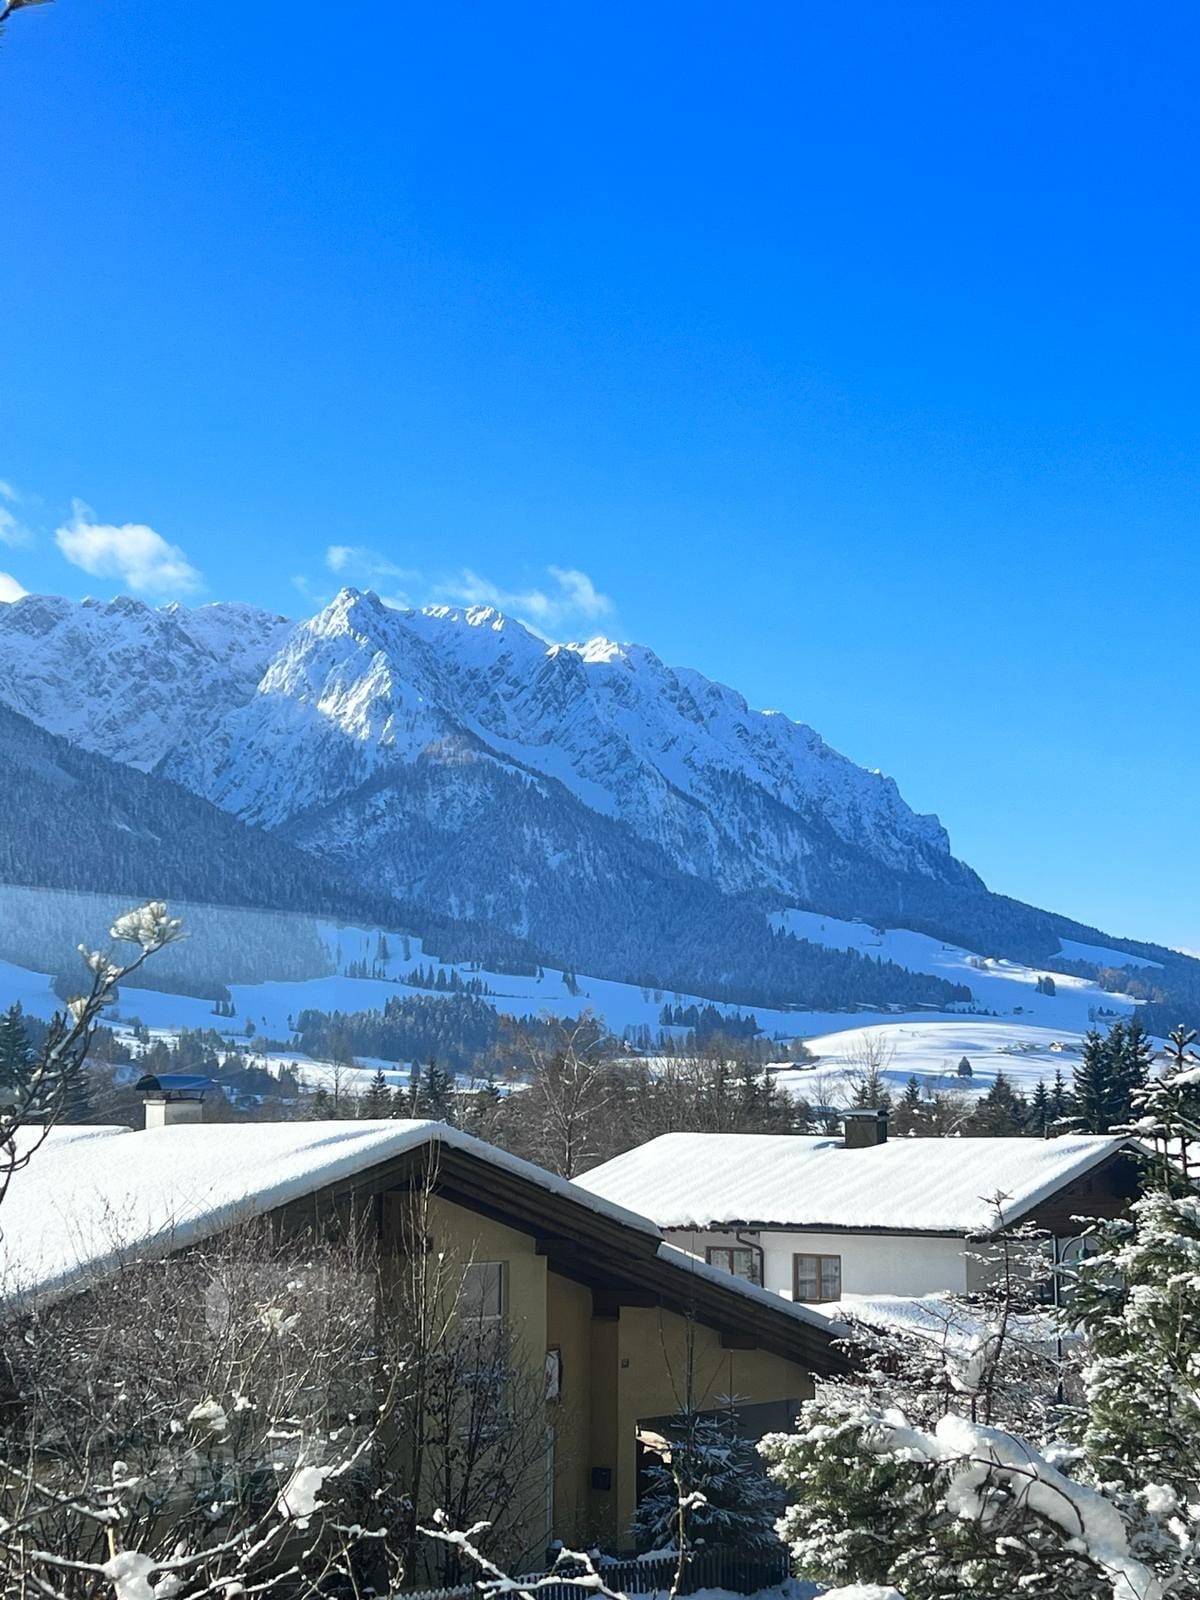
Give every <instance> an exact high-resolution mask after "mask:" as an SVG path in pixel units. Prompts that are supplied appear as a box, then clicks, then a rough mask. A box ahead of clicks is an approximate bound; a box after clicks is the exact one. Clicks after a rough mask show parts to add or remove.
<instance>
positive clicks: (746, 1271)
mask: <svg viewBox="0 0 1200 1600" xmlns="http://www.w3.org/2000/svg"><path fill="white" fill-rule="evenodd" d="M704 1259H705V1260H706V1261H707V1262H708V1264H709V1266H710V1267H722V1268H724V1270H725V1271H726V1272H732V1273H733V1275H734V1277H735V1278H745V1280H746V1282H747V1283H757V1282H758V1251H757V1250H747V1249H746V1248H745V1246H743V1247H742V1248H741V1249H737V1248H729V1247H727V1246H725V1245H708V1246H707V1247H706V1248H705V1251H704Z"/></svg>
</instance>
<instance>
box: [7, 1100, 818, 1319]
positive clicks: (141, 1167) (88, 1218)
mask: <svg viewBox="0 0 1200 1600" xmlns="http://www.w3.org/2000/svg"><path fill="white" fill-rule="evenodd" d="M435 1145H436V1146H440V1147H445V1148H447V1149H450V1150H457V1151H462V1152H464V1153H466V1154H468V1155H470V1156H471V1157H473V1158H474V1159H476V1160H478V1161H480V1162H483V1163H486V1164H487V1165H489V1166H491V1167H493V1168H496V1169H499V1170H502V1171H504V1172H505V1173H510V1174H512V1175H514V1176H515V1177H517V1178H520V1179H522V1180H524V1181H525V1182H527V1183H530V1184H533V1185H536V1186H537V1187H538V1188H541V1189H543V1190H545V1191H547V1193H548V1194H552V1195H555V1196H558V1197H559V1198H560V1199H564V1200H568V1201H570V1202H571V1203H572V1204H574V1205H577V1206H579V1207H580V1208H582V1210H583V1211H585V1212H590V1213H591V1214H592V1215H593V1216H596V1217H604V1218H607V1219H608V1220H609V1221H610V1222H615V1223H617V1224H619V1225H620V1226H622V1227H624V1228H628V1229H631V1230H633V1232H634V1233H635V1234H637V1235H638V1236H639V1237H640V1238H641V1239H642V1240H644V1241H646V1245H645V1247H644V1248H646V1249H648V1250H649V1251H650V1252H652V1253H656V1254H657V1256H658V1258H659V1260H661V1261H662V1262H663V1263H664V1265H665V1266H666V1267H668V1268H671V1269H673V1270H675V1271H680V1270H686V1271H687V1272H689V1273H691V1274H692V1275H693V1276H695V1277H697V1278H703V1279H705V1280H706V1281H707V1282H710V1283H711V1284H713V1285H715V1286H716V1287H717V1288H719V1289H721V1290H722V1291H723V1292H724V1293H725V1294H727V1295H732V1296H733V1297H734V1298H735V1299H737V1300H746V1299H750V1300H756V1301H758V1302H760V1303H761V1304H762V1305H764V1306H765V1307H767V1308H768V1309H769V1310H770V1311H771V1312H772V1313H773V1314H774V1315H776V1316H778V1315H779V1314H780V1313H781V1312H786V1313H787V1314H788V1315H789V1316H790V1317H791V1318H792V1320H794V1321H797V1322H803V1323H805V1324H807V1325H808V1326H810V1327H812V1328H814V1329H816V1330H818V1331H820V1332H822V1333H826V1334H829V1335H830V1336H831V1337H836V1336H837V1335H838V1333H840V1331H841V1330H840V1328H839V1327H838V1326H837V1325H836V1324H834V1323H833V1322H831V1320H830V1319H829V1318H828V1317H826V1316H825V1315H823V1314H822V1313H821V1312H819V1311H814V1310H813V1309H812V1308H811V1307H809V1306H803V1305H792V1304H790V1303H789V1302H787V1301H783V1300H781V1299H780V1297H779V1296H778V1295H775V1294H770V1293H768V1292H767V1291H766V1290H763V1289H759V1288H756V1287H755V1286H754V1285H753V1284H749V1283H744V1282H742V1280H740V1279H738V1278H734V1277H732V1276H731V1275H730V1274H729V1273H727V1272H722V1271H721V1270H720V1269H719V1268H716V1267H710V1266H708V1265H707V1263H705V1262H704V1261H701V1260H698V1259H697V1258H696V1257H695V1256H691V1255H689V1254H687V1252H685V1251H682V1250H677V1249H675V1248H674V1247H673V1246H672V1245H670V1244H667V1243H665V1242H663V1241H662V1238H661V1235H660V1232H659V1229H658V1227H657V1225H656V1224H655V1223H654V1222H653V1221H652V1220H650V1219H649V1218H648V1217H645V1216H642V1215H639V1214H638V1213H636V1212H634V1211H631V1210H629V1209H628V1208H627V1207H625V1206H623V1205H621V1204H620V1203H619V1202H616V1201H612V1200H609V1199H606V1198H605V1197H604V1196H602V1195H597V1194H593V1193H592V1192H591V1191H590V1190H588V1189H584V1188H581V1187H580V1186H579V1185H578V1184H576V1183H571V1182H569V1181H568V1180H567V1179H566V1178H560V1177H558V1176H557V1175H556V1174H555V1173H552V1172H547V1171H546V1170H545V1169H544V1168H543V1167H537V1166H534V1165H533V1164H532V1163H531V1162H528V1161H522V1160H521V1159H520V1158H519V1157H518V1156H513V1155H509V1154H508V1152H507V1151H504V1150H500V1149H497V1147H496V1146H495V1145H490V1144H486V1143H485V1142H484V1141H483V1140H481V1139H475V1138H472V1137H471V1135H470V1134H466V1133H462V1132H460V1131H459V1130H458V1129H457V1128H451V1127H449V1126H447V1124H445V1123H443V1122H427V1121H392V1120H388V1121H364V1122H357V1121H356V1122H269V1123H247V1124H213V1125H207V1126H206V1125H204V1124H183V1125H178V1126H175V1127H165V1128H153V1129H147V1130H145V1131H144V1132H137V1133H131V1132H129V1131H128V1130H127V1129H125V1128H119V1127H95V1128H56V1129H54V1130H53V1131H52V1132H51V1134H50V1136H49V1137H48V1138H47V1139H46V1141H45V1142H44V1144H43V1145H42V1146H41V1148H39V1149H38V1150H37V1151H36V1153H35V1154H34V1155H33V1156H32V1158H31V1160H30V1162H29V1165H28V1166H26V1167H24V1168H22V1169H21V1170H19V1171H18V1172H16V1173H15V1174H14V1176H13V1179H12V1183H11V1186H10V1188H9V1190H8V1193H7V1195H6V1197H5V1199H4V1203H3V1207H2V1208H0V1223H2V1227H0V1303H5V1302H6V1303H7V1304H8V1306H9V1308H10V1309H11V1308H13V1307H14V1306H19V1305H20V1304H22V1303H23V1302H25V1301H26V1299H27V1298H28V1297H30V1296H35V1295H36V1296H43V1295H53V1294H56V1293H59V1292H61V1291H63V1290H69V1289H70V1288H72V1287H77V1286H82V1285H84V1284H86V1283H87V1282H88V1281H89V1280H90V1279H94V1278H95V1277H97V1276H103V1275H105V1274H107V1273H111V1272H112V1271H114V1270H116V1269H117V1268H118V1267H119V1265H120V1264H121V1263H122V1262H123V1261H127V1260H129V1259H130V1258H131V1257H133V1256H145V1255H147V1254H150V1255H153V1254H165V1253H167V1252H169V1251H171V1250H175V1249H179V1248H181V1247H183V1246H184V1245H187V1244H190V1243H194V1242H196V1241H197V1240H200V1239H203V1238H206V1237H209V1236H210V1235H212V1234H214V1233H216V1232H219V1231H220V1229H221V1228H223V1227H226V1226H228V1225H229V1224H230V1223H231V1222H233V1221H235V1220H237V1219H239V1218H242V1217H247V1216H254V1215H261V1214H263V1213H265V1212H268V1211H272V1210H274V1209H275V1208H276V1207H278V1206H282V1205H286V1204H287V1203H288V1202H289V1201H293V1200H298V1199H302V1198H303V1197H304V1196H305V1195H310V1194H315V1193H316V1192H317V1191H318V1190H322V1189H325V1188H326V1187H327V1186H329V1185H333V1184H337V1183H339V1182H345V1181H347V1180H349V1179H351V1178H353V1177H355V1176H356V1175H358V1174H360V1173H363V1172H366V1171H369V1170H370V1169H371V1168H373V1167H377V1166H379V1165H381V1164H382V1163H384V1162H387V1161H389V1160H391V1159H392V1158H394V1157H396V1156H399V1155H403V1154H405V1153H407V1152H409V1151H413V1150H417V1149H419V1148H421V1147H422V1146H435Z"/></svg>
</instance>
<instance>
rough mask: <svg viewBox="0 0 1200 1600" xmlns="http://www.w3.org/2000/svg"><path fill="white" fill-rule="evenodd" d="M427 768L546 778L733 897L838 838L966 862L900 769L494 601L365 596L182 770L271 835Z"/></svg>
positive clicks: (212, 732)
mask: <svg viewBox="0 0 1200 1600" xmlns="http://www.w3.org/2000/svg"><path fill="white" fill-rule="evenodd" d="M418 760H419V761H423V762H435V763H444V764H446V765H448V766H451V767H457V768H462V767H464V766H465V765H467V764H468V763H470V762H471V761H473V760H490V761H494V762H497V763H499V764H500V765H502V766H503V767H505V768H507V769H509V770H511V771H514V772H525V773H528V774H539V775H541V776H543V777H545V778H547V779H549V780H551V781H553V782H556V783H560V784H562V785H563V786H564V787H565V788H566V789H567V790H568V791H569V792H570V793H571V794H572V795H573V796H574V797H575V798H576V799H577V800H578V801H580V802H581V803H582V805H583V806H584V807H586V808H588V809H589V810H591V811H593V812H598V813H599V814H601V815H602V816H605V817H609V818H612V819H614V820H617V821H620V822H623V823H625V824H626V825H627V826H628V827H629V828H630V829H631V830H632V831H633V832H634V833H636V834H637V835H638V836H639V837H640V838H642V839H644V840H646V841H647V842H649V843H651V844H654V845H657V846H659V847H660V848H661V849H662V850H663V851H664V852H665V853H666V855H667V856H668V857H669V859H670V860H671V861H672V862H673V863H674V865H675V866H676V867H677V868H679V870H681V871H683V872H685V873H688V874H693V875H696V876H700V877H703V878H705V879H707V880H709V881H711V882H713V883H715V884H717V885H719V886H720V887H721V888H723V889H726V890H743V889H751V888H756V887H763V886H770V887H772V888H775V889H778V890H780V891H782V892H785V893H787V892H791V891H793V890H800V889H802V888H803V886H804V884H805V882H806V879H807V876H808V868H809V863H810V861H811V858H812V854H813V851H814V849H817V848H824V847H825V846H826V844H827V841H828V839H829V837H830V835H832V836H833V837H834V838H835V839H838V840H840V841H842V842H843V843H844V844H845V845H847V846H849V847H852V848H853V849H854V850H855V851H856V852H863V853H865V854H867V855H869V856H871V857H872V858H873V859H875V860H877V861H878V862H879V864H880V865H881V866H884V867H886V868H888V869H890V870H893V871H898V872H902V873H909V874H922V875H927V876H935V877H937V876H943V875H948V876H949V877H951V878H952V879H955V880H957V879H959V878H960V877H961V874H962V870H963V869H962V868H961V867H960V866H959V865H958V864H957V863H956V862H954V860H953V858H952V857H951V855H950V850H949V841H948V840H947V837H946V834H945V831H944V830H943V829H942V827H941V825H940V824H939V823H938V821H937V819H936V818H933V817H921V816H917V815H915V814H914V813H913V812H912V811H911V810H910V809H909V808H908V807H907V806H906V805H905V804H904V801H903V800H902V799H901V797H900V794H899V792H898V790H897V789H896V786H895V784H894V783H893V782H892V781H891V780H890V779H887V778H884V777H882V776H880V775H879V774H877V773H870V772H866V771H864V770H863V769H862V768H860V767H857V766H855V765H854V764H853V763H852V762H850V761H847V760H846V759H845V758H844V757H842V756H840V755H838V754H837V753H836V752H835V751H833V750H831V749H830V748H829V746H828V745H826V744H825V743H824V742H823V741H822V740H821V739H820V738H819V737H818V736H817V735H816V734H815V733H814V732H813V731H812V729H810V728H806V727H803V726H801V725H799V724H797V723H794V722H791V721H790V720H789V719H788V718H786V717H783V716H779V715H774V714H769V713H762V712H756V711H751V710H750V709H749V707H748V706H747V705H746V702H745V701H744V700H743V699H742V698H741V696H740V695H738V694H736V693H734V692H733V691H732V690H730V689H726V688H723V687H722V686H721V685H719V684H715V683H711V682H709V681H708V680H706V679H705V678H703V677H701V676H700V674H698V673H694V672H686V671H685V672H680V671H675V670H672V669H671V668H669V667H666V666H665V665H664V664H663V663H662V662H661V661H660V660H659V659H658V657H657V656H655V655H654V654H653V653H652V652H651V651H649V650H646V649H644V648H642V647H640V646H622V645H615V644H611V643H609V642H608V641H604V640H593V641H592V642H591V643H589V644H586V645H550V646H547V645H546V644H545V643H544V642H543V641H542V640H540V639H538V638H537V637H535V636H534V635H533V634H531V633H530V632H529V631H528V630H527V629H525V628H522V627H521V626H520V625H519V624H518V623H514V622H513V621H511V620H510V619H508V618H505V617H503V616H501V615H499V614H498V613H496V612H494V611H490V610H487V609H473V610H468V611H456V610H447V609H444V608H435V609H430V610H427V611H423V612H397V611H392V610H389V609H388V608H387V607H385V606H384V605H382V604H381V603H380V602H379V601H378V600H377V599H376V598H375V597H374V596H373V595H369V594H368V595H363V594H359V593H356V592H355V591H353V590H346V591H344V592H343V593H342V594H340V595H338V597H337V598H336V599H335V600H334V601H333V603H332V604H331V605H329V606H328V607H326V609H325V610H324V611H322V612H321V613H320V614H319V615H318V616H316V617H314V618H312V620H311V621H309V622H306V623H302V624H301V625H300V626H298V627H297V628H295V629H294V630H293V631H292V632H291V633H290V634H288V636H287V637H286V638H285V639H284V640H283V642H282V644H281V646H280V648H279V649H278V651H277V652H276V654H275V655H274V657H273V658H272V659H271V661H270V662H269V664H268V665H267V667H266V669H265V671H264V673H263V675H262V678H261V681H260V682H259V684H258V687H257V692H256V693H255V694H253V695H252V696H250V697H247V699H246V701H245V703H244V704H242V705H241V706H237V707H235V708H233V709H232V710H229V711H225V712H224V713H223V714H221V715H220V716H218V717H216V718H213V719H212V720H211V721H210V722H209V723H208V724H207V725H202V726H201V727H200V728H199V729H197V730H196V731H194V732H193V733H192V735H191V736H190V737H186V738H184V739H182V740H180V742H179V744H178V745H177V747H176V748H175V749H173V750H172V751H171V753H170V754H169V755H168V756H167V758H166V760H165V763H164V770H165V771H166V772H167V773H169V774H170V775H171V776H173V777H176V778H178V779H179V780H180V781H181V782H184V783H186V784H187V785H188V786H189V787H191V788H194V789H195V790H197V792H199V793H201V794H204V795H206V796H207V797H208V798H209V799H212V800H215V801H216V802H217V803H218V804H220V805H222V806H225V807H226V808H227V809H230V810H232V811H235V812H236V813H237V814H238V815H240V816H242V817H244V818H245V819H246V820H248V821H253V822H257V823H259V824H261V825H265V826H267V827H279V826H281V825H283V824H285V823H288V822H292V821H294V820H295V819H296V818H298V817H300V816H302V815H303V814H304V813H306V812H310V811H312V810H313V809H314V808H320V807H325V806H329V805H331V804H333V803H334V802H339V803H340V806H339V809H340V811H341V813H342V816H343V825H345V812H346V806H345V801H346V797H347V796H349V795H351V794H353V792H354V791H355V790H357V789H358V788H359V787H360V786H361V785H363V784H364V783H367V782H368V781H372V782H374V783H375V785H376V791H377V787H378V783H379V780H380V778H381V776H382V775H384V774H386V773H387V771H388V770H390V769H394V768H397V767H401V766H404V765H410V764H412V763H414V762H416V761H418ZM373 809H375V810H377V803H376V804H375V806H374V807H373Z"/></svg>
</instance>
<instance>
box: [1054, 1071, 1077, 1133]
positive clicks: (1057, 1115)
mask: <svg viewBox="0 0 1200 1600" xmlns="http://www.w3.org/2000/svg"><path fill="white" fill-rule="evenodd" d="M1049 1102H1050V1105H1049V1109H1050V1121H1051V1123H1052V1124H1053V1123H1055V1122H1062V1121H1063V1120H1064V1119H1065V1118H1067V1117H1070V1116H1073V1115H1074V1114H1075V1096H1074V1095H1073V1094H1072V1093H1071V1091H1070V1090H1069V1089H1068V1088H1067V1080H1066V1079H1065V1078H1064V1077H1063V1075H1062V1068H1061V1067H1055V1069H1054V1082H1053V1083H1052V1084H1051V1086H1050V1096H1049Z"/></svg>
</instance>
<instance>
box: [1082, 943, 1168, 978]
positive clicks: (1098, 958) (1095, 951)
mask: <svg viewBox="0 0 1200 1600" xmlns="http://www.w3.org/2000/svg"><path fill="white" fill-rule="evenodd" d="M1059 954H1060V955H1061V956H1062V957H1063V959H1064V960H1066V961H1092V962H1094V963H1095V965H1096V966H1098V967H1156V968H1157V969H1158V970H1159V971H1160V972H1161V971H1162V962H1161V961H1150V960H1148V959H1147V958H1146V957H1145V956H1131V955H1130V954H1129V952H1128V951H1126V950H1110V949H1109V947H1108V945H1106V944H1080V943H1079V941H1078V940H1077V939H1060V940H1059Z"/></svg>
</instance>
